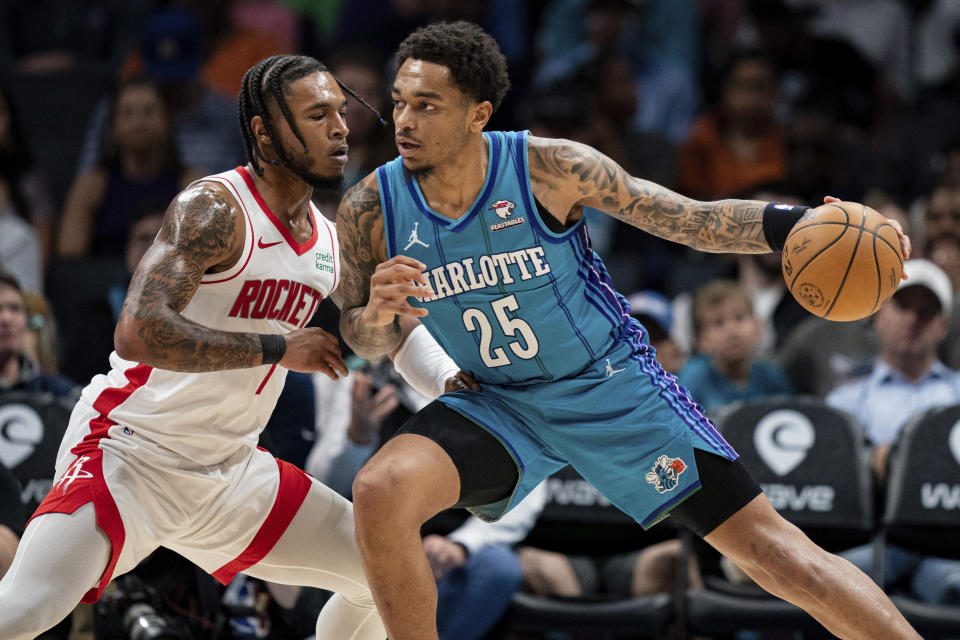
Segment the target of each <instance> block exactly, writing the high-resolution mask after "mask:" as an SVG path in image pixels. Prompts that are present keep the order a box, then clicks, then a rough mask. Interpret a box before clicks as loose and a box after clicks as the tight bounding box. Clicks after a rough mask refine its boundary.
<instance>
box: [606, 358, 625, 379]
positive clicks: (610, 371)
mask: <svg viewBox="0 0 960 640" xmlns="http://www.w3.org/2000/svg"><path fill="white" fill-rule="evenodd" d="M621 371H623V369H614V368H613V367H611V366H610V358H607V377H608V378H609V377H610V376H613V375H615V374H618V373H620V372H621Z"/></svg>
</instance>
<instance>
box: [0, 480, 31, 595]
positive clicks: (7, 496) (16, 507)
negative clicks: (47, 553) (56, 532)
mask: <svg viewBox="0 0 960 640" xmlns="http://www.w3.org/2000/svg"><path fill="white" fill-rule="evenodd" d="M26 526H27V516H26V514H25V513H24V511H23V503H21V502H20V483H19V482H17V479H16V478H15V477H14V476H13V474H12V473H10V471H9V469H7V468H6V467H5V466H3V464H0V578H2V577H3V576H4V574H6V573H7V569H9V568H10V564H11V563H12V562H13V556H14V554H15V553H16V552H17V545H18V544H19V543H20V536H21V535H23V529H24V527H26Z"/></svg>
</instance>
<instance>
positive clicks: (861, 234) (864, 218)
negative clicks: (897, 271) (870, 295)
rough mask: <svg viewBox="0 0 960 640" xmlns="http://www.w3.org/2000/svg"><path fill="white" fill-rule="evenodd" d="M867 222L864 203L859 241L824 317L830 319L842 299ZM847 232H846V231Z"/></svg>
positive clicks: (854, 247) (851, 253) (854, 246)
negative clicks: (841, 293)
mask: <svg viewBox="0 0 960 640" xmlns="http://www.w3.org/2000/svg"><path fill="white" fill-rule="evenodd" d="M833 206H835V207H837V208H838V209H843V207H839V206H837V205H833ZM866 224H867V205H863V210H862V211H861V212H860V232H859V234H858V235H857V241H856V242H855V243H854V245H853V250H852V251H851V252H850V259H849V260H848V261H847V269H846V271H844V272H843V278H842V279H841V280H840V286H839V287H837V291H836V293H834V294H833V300H832V301H831V302H830V308H829V309H827V311H826V313H824V314H823V317H824V318H827V319H828V320H829V316H830V312H831V311H833V308H834V307H835V306H837V300H839V299H840V292H841V291H843V285H845V284H846V283H847V277H848V276H849V275H850V269H851V268H852V267H853V262H854V260H856V258H857V250H858V249H859V248H860V241H861V240H862V239H863V231H864V228H865V227H866ZM844 233H846V232H844ZM874 259H876V252H874Z"/></svg>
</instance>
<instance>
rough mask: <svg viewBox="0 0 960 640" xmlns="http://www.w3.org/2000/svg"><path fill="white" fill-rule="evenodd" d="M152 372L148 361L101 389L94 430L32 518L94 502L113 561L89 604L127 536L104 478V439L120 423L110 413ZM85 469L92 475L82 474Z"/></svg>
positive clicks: (96, 591) (105, 578) (107, 572)
mask: <svg viewBox="0 0 960 640" xmlns="http://www.w3.org/2000/svg"><path fill="white" fill-rule="evenodd" d="M152 371H153V367H150V366H147V365H145V364H138V365H136V366H134V367H130V368H129V369H127V370H126V371H124V372H123V374H124V375H125V376H126V377H127V384H126V385H125V386H123V387H107V388H106V389H104V390H103V391H101V392H100V395H99V396H97V399H96V400H95V401H94V403H93V408H94V409H95V410H96V411H98V412H99V413H100V415H98V416H97V417H96V418H93V419H92V420H91V421H90V433H88V434H87V435H86V436H84V438H83V440H81V441H80V442H79V443H77V445H76V446H74V447H73V449H71V450H70V453H72V454H74V455H76V456H77V459H76V460H75V461H74V462H73V463H72V464H71V465H70V466H69V467H67V470H66V471H65V472H64V473H63V475H62V476H61V477H60V478H58V479H57V481H56V482H54V484H53V487H51V489H50V491H49V492H48V493H47V495H46V497H44V499H43V502H41V503H40V506H39V507H37V510H36V511H35V512H34V514H33V515H32V516H31V517H30V520H33V519H34V518H36V517H37V516H42V515H44V514H47V513H67V514H70V513H74V512H75V511H76V510H77V509H79V508H80V507H82V506H83V505H85V504H87V503H88V502H92V503H93V510H94V513H95V514H96V516H97V526H98V527H100V529H102V530H103V532H104V533H105V534H106V536H107V538H109V539H110V560H109V561H108V562H107V566H106V568H105V569H104V570H103V575H101V576H100V581H99V582H98V583H97V586H96V587H94V588H93V589H90V590H89V591H87V592H86V593H85V594H84V596H83V598H82V600H81V601H82V602H84V603H86V604H92V603H94V602H96V601H97V600H99V599H100V596H101V594H103V590H104V589H105V588H106V587H107V585H108V584H110V580H112V579H113V572H114V570H115V569H116V568H117V561H118V560H119V559H120V552H121V551H123V543H124V541H125V540H126V537H127V534H126V530H125V529H124V527H123V518H122V517H121V516H120V510H119V509H118V508H117V503H116V501H114V499H113V495H111V493H110V487H108V486H107V482H106V480H105V479H104V477H103V451H102V450H101V449H100V440H102V439H103V438H108V437H109V435H107V434H108V431H109V430H110V427H112V426H114V425H115V424H116V422H114V421H113V420H111V419H110V418H108V417H107V416H108V415H109V413H110V412H111V411H113V410H114V409H116V408H117V407H118V406H120V404H122V403H123V401H124V400H126V399H127V398H129V397H130V395H131V394H132V393H133V392H134V391H136V390H137V389H139V388H140V387H142V386H143V385H144V384H146V382H147V379H148V378H149V377H150V373H151V372H152ZM81 472H85V473H87V474H88V475H85V476H81V475H80V473H81Z"/></svg>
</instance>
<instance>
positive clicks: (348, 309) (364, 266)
mask: <svg viewBox="0 0 960 640" xmlns="http://www.w3.org/2000/svg"><path fill="white" fill-rule="evenodd" d="M337 238H338V241H339V244H340V283H339V284H338V285H337V289H336V290H335V291H334V293H333V295H332V296H331V297H332V298H333V301H334V302H335V303H336V304H337V306H338V307H340V334H341V335H342V336H343V339H344V341H346V343H347V344H348V345H350V348H351V349H353V351H354V352H355V353H356V354H357V355H359V356H360V357H362V358H367V359H370V360H375V359H377V358H379V357H381V356H383V355H385V354H388V353H390V352H392V351H394V350H395V349H396V348H397V347H398V346H399V344H400V340H401V337H402V336H401V332H400V325H399V323H398V322H397V321H396V316H395V315H394V314H390V313H388V312H387V311H385V310H381V309H377V308H375V307H373V306H371V305H368V302H369V301H370V278H371V277H372V276H373V274H374V273H375V272H376V270H377V265H378V264H380V263H382V262H385V261H386V260H387V247H386V237H385V236H384V230H383V216H382V215H381V211H380V190H379V189H378V188H377V181H376V178H375V177H374V176H373V175H372V174H371V175H369V176H367V177H366V178H364V179H363V180H361V181H360V182H358V183H357V184H356V185H354V186H353V187H351V188H350V189H349V190H348V191H347V193H346V194H344V196H343V200H341V202H340V208H339V209H338V210H337ZM368 307H370V308H368Z"/></svg>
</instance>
